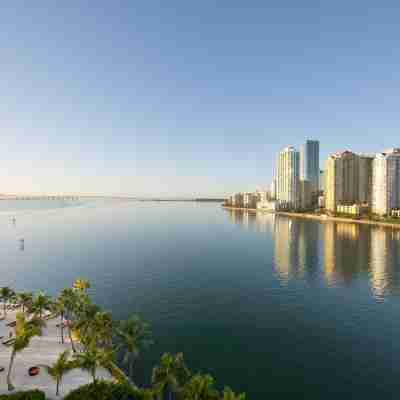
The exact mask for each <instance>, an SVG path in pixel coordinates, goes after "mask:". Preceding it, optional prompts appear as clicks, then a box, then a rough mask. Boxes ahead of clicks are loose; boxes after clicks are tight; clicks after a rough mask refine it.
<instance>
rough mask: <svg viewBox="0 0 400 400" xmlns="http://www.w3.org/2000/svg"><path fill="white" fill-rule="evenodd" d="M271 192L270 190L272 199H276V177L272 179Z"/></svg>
mask: <svg viewBox="0 0 400 400" xmlns="http://www.w3.org/2000/svg"><path fill="white" fill-rule="evenodd" d="M269 192H270V199H271V200H275V199H276V179H275V178H273V179H272V182H271V186H270V189H269Z"/></svg>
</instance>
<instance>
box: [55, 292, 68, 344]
mask: <svg viewBox="0 0 400 400" xmlns="http://www.w3.org/2000/svg"><path fill="white" fill-rule="evenodd" d="M52 308H53V311H54V312H55V313H56V314H58V315H60V334H61V344H64V316H65V312H66V310H67V307H66V306H65V302H64V299H63V298H62V297H61V296H59V297H58V299H57V300H56V301H55V302H54V303H53V307H52Z"/></svg>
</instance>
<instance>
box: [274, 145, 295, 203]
mask: <svg viewBox="0 0 400 400" xmlns="http://www.w3.org/2000/svg"><path fill="white" fill-rule="evenodd" d="M299 167H300V165H299V152H298V151H297V150H296V149H294V148H293V147H287V148H285V149H284V150H282V151H281V152H280V153H279V158H278V165H277V190H276V198H277V200H278V201H279V203H280V205H283V206H285V207H287V208H289V209H298V208H299V206H300V190H299V175H300V171H299Z"/></svg>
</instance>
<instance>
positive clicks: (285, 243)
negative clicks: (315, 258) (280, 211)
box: [275, 216, 299, 281]
mask: <svg viewBox="0 0 400 400" xmlns="http://www.w3.org/2000/svg"><path fill="white" fill-rule="evenodd" d="M298 239H299V222H298V220H296V219H293V218H289V217H284V216H279V217H278V218H276V219H275V268H276V272H277V273H278V275H279V277H280V278H281V279H282V280H283V281H288V280H289V279H290V278H292V277H293V276H296V275H298V265H299V264H298V259H299V257H298V251H299V244H298Z"/></svg>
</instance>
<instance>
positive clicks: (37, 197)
mask: <svg viewBox="0 0 400 400" xmlns="http://www.w3.org/2000/svg"><path fill="white" fill-rule="evenodd" d="M85 199H109V200H132V201H152V202H162V201H180V202H190V201H199V202H204V201H207V202H208V201H209V202H221V201H223V200H224V199H221V198H214V199H213V198H191V199H179V198H169V199H168V198H143V197H130V196H100V195H0V200H75V201H76V200H85Z"/></svg>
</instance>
